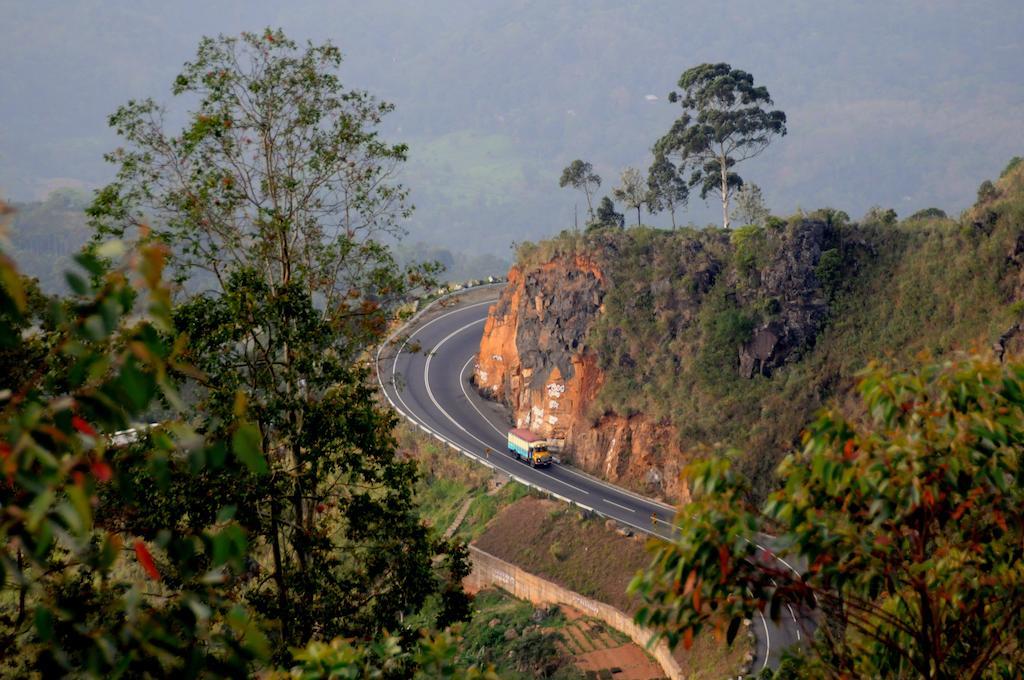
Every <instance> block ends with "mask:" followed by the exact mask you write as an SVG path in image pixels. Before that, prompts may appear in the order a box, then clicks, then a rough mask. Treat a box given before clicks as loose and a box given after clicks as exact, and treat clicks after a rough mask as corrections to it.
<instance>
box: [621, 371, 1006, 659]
mask: <svg viewBox="0 0 1024 680" xmlns="http://www.w3.org/2000/svg"><path fill="white" fill-rule="evenodd" d="M860 395H861V399H862V402H863V408H864V415H863V416H862V417H858V418H856V419H852V420H851V419H849V418H847V417H846V416H844V415H843V414H842V413H841V412H839V411H838V410H837V409H833V410H829V411H826V412H825V413H823V414H822V415H821V417H820V418H819V419H818V420H817V421H816V422H815V423H814V424H813V425H811V427H810V428H809V430H808V433H807V435H806V437H805V443H804V447H803V451H802V452H801V453H799V454H794V455H792V456H790V457H789V458H787V459H786V460H785V461H784V462H783V463H782V465H781V466H780V468H779V474H780V476H781V477H782V480H783V483H784V488H783V489H782V490H781V491H779V492H777V493H776V494H774V495H773V496H771V497H770V498H769V500H768V501H767V502H766V504H765V506H764V507H763V508H762V509H761V511H760V512H758V511H756V510H755V509H754V508H751V507H749V506H748V505H747V504H746V502H745V500H744V499H745V489H744V483H743V482H742V480H740V479H739V478H738V477H737V475H736V473H735V472H733V471H732V469H731V467H730V465H729V462H728V460H726V459H718V460H715V461H713V462H710V463H705V464H702V465H698V466H696V467H695V468H694V469H693V470H692V471H691V472H692V487H691V488H692V490H693V492H694V495H695V498H696V499H697V500H696V501H695V503H694V504H693V505H691V506H687V508H686V512H685V513H681V514H680V515H679V517H678V518H677V524H678V526H679V529H680V533H679V536H680V538H679V539H677V541H676V542H674V543H672V544H668V545H664V546H663V547H660V548H659V549H658V550H657V554H656V556H655V560H654V562H653V564H652V565H651V567H650V569H649V570H648V572H647V573H646V574H644V575H642V576H640V577H638V578H637V579H636V580H635V581H634V583H633V584H632V588H633V589H634V590H635V591H636V592H639V593H640V594H642V595H643V597H644V599H645V601H646V606H645V608H644V609H642V610H641V612H640V613H639V614H638V621H640V622H642V623H645V624H647V625H651V626H653V627H655V628H656V629H657V630H658V631H659V634H660V635H663V636H665V637H666V638H667V639H668V640H669V642H670V643H671V644H673V645H675V644H678V643H679V642H682V643H683V644H684V646H688V645H689V643H690V642H691V641H692V639H693V636H695V635H697V634H700V633H701V632H702V631H703V630H705V629H707V628H709V627H710V628H716V629H718V630H720V631H722V632H725V633H726V637H727V639H728V640H729V641H730V642H731V641H732V639H733V637H734V636H735V634H736V632H737V630H738V629H739V622H740V621H741V620H742V619H743V618H744V617H747V616H750V615H751V614H752V613H753V612H754V610H756V609H762V610H764V609H768V610H769V611H770V613H771V615H772V616H773V617H774V616H778V613H779V611H780V607H781V606H782V605H785V604H790V605H792V606H794V607H796V608H799V609H801V610H807V609H810V608H813V607H819V606H820V608H821V609H822V614H820V615H818V616H817V618H818V619H819V621H820V622H821V624H822V625H820V627H819V628H818V632H817V635H816V643H815V646H814V648H813V651H814V652H815V654H814V655H813V656H811V657H810V658H808V659H807V660H806V661H805V669H804V670H805V673H806V675H807V676H808V677H821V676H822V675H829V676H831V677H837V678H839V677H922V678H958V677H965V678H998V677H1013V675H1014V673H1015V672H1016V670H1015V669H1018V670H1019V669H1020V668H1021V667H1022V665H1024V648H1022V647H1021V645H1020V641H1021V640H1022V639H1024V465H1022V463H1024V460H1022V454H1024V364H1021V363H1008V364H1000V363H999V362H997V361H995V360H994V359H992V358H989V357H984V358H979V357H970V358H959V359H955V360H951V361H946V362H944V363H939V364H924V365H922V366H921V367H919V368H918V369H917V370H916V371H914V372H910V373H900V372H895V371H893V370H891V369H888V368H883V367H880V366H872V367H871V368H869V369H868V370H867V371H866V372H865V373H864V374H862V376H861V378H860ZM769 529H772V530H773V531H774V532H776V533H778V532H781V533H779V535H778V538H777V539H775V540H774V545H775V547H776V549H777V552H778V553H779V554H781V555H783V556H787V555H792V556H794V559H790V560H789V562H790V563H791V564H801V561H802V562H803V563H805V564H806V565H807V566H806V568H804V569H802V570H801V573H800V574H799V575H796V574H794V573H793V572H792V571H791V570H790V569H788V568H786V567H784V566H782V565H781V564H780V563H778V562H775V561H773V560H770V559H765V556H764V555H763V554H760V551H759V549H758V548H757V547H756V546H755V545H754V543H752V542H751V541H754V542H763V539H758V538H757V537H756V534H757V532H758V531H767V530H769Z"/></svg>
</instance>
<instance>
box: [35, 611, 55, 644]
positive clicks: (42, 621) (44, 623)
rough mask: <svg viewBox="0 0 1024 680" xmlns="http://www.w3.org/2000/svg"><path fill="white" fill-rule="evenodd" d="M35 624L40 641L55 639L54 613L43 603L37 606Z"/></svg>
mask: <svg viewBox="0 0 1024 680" xmlns="http://www.w3.org/2000/svg"><path fill="white" fill-rule="evenodd" d="M35 625H36V634H37V635H38V636H39V641H40V642H49V641H50V640H51V639H53V613H52V612H51V611H50V610H49V609H47V608H46V607H44V606H42V605H40V606H38V607H36V613H35Z"/></svg>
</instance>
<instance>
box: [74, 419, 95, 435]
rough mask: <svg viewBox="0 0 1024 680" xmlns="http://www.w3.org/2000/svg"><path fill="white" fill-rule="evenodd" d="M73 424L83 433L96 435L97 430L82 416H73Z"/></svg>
mask: <svg viewBox="0 0 1024 680" xmlns="http://www.w3.org/2000/svg"><path fill="white" fill-rule="evenodd" d="M71 425H72V426H74V428H75V429H76V430H78V431H79V432H81V433H82V434H87V435H89V436H90V437H95V436H96V430H94V429H93V428H92V425H90V424H89V423H87V422H85V419H84V418H82V417H81V416H71Z"/></svg>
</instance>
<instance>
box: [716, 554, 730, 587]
mask: <svg viewBox="0 0 1024 680" xmlns="http://www.w3.org/2000/svg"><path fill="white" fill-rule="evenodd" d="M718 564H719V566H720V567H721V568H722V583H725V580H726V579H727V578H728V577H729V569H730V566H729V549H728V548H726V547H725V546H724V545H720V546H718Z"/></svg>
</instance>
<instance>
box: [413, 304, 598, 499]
mask: <svg viewBox="0 0 1024 680" xmlns="http://www.w3.org/2000/svg"><path fill="white" fill-rule="evenodd" d="M485 320H486V319H477V320H476V321H470V322H469V323H467V324H466V325H465V326H463V327H462V328H458V329H456V330H454V331H452V332H451V333H449V334H448V335H447V336H445V337H444V338H443V339H442V340H441V341H440V342H438V343H437V344H436V345H434V347H433V349H431V350H430V351H429V352H428V353H427V361H426V362H425V363H424V364H423V385H424V387H426V388H427V396H428V397H429V398H430V401H431V403H433V404H434V407H435V408H436V409H437V410H438V411H440V412H441V413H442V414H443V415H444V417H445V418H447V419H448V420H450V421H451V422H452V424H454V425H455V427H457V428H459V429H460V430H462V431H463V432H465V433H466V436H468V437H472V438H473V439H475V440H476V441H477V442H479V443H480V444H481V445H483V446H484V447H485V448H489V449H493V448H494V447H493V446H491V445H490V444H488V443H487V442H485V441H484V440H483V439H480V437H477V436H476V435H475V434H473V433H472V432H470V431H469V430H467V429H466V428H465V427H463V425H462V423H460V422H459V421H457V420H455V418H453V417H452V414H450V413H448V411H446V410H445V409H444V407H443V406H441V404H440V403H439V402H438V401H437V398H436V397H435V396H434V390H432V389H430V362H431V361H433V359H434V355H435V354H437V351H438V350H439V349H440V348H441V346H442V345H443V344H445V343H446V342H448V341H449V340H451V339H452V338H454V337H455V336H456V335H458V334H459V333H462V332H463V331H465V330H466V329H467V328H471V327H473V326H475V325H476V324H478V323H483V322H484V321H485ZM459 382H460V383H461V382H462V381H461V380H460V381H459ZM492 427H493V425H492ZM506 434H507V433H506ZM547 477H548V479H550V480H551V481H553V482H558V483H559V484H562V485H564V486H567V487H569V488H570V489H573V490H575V491H579V492H580V493H581V494H584V495H590V492H589V491H587V490H586V489H581V488H579V487H578V486H574V485H572V484H570V483H569V482H563V481H562V480H561V479H557V478H555V477H552V476H551V475H550V474H549V475H547Z"/></svg>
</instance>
